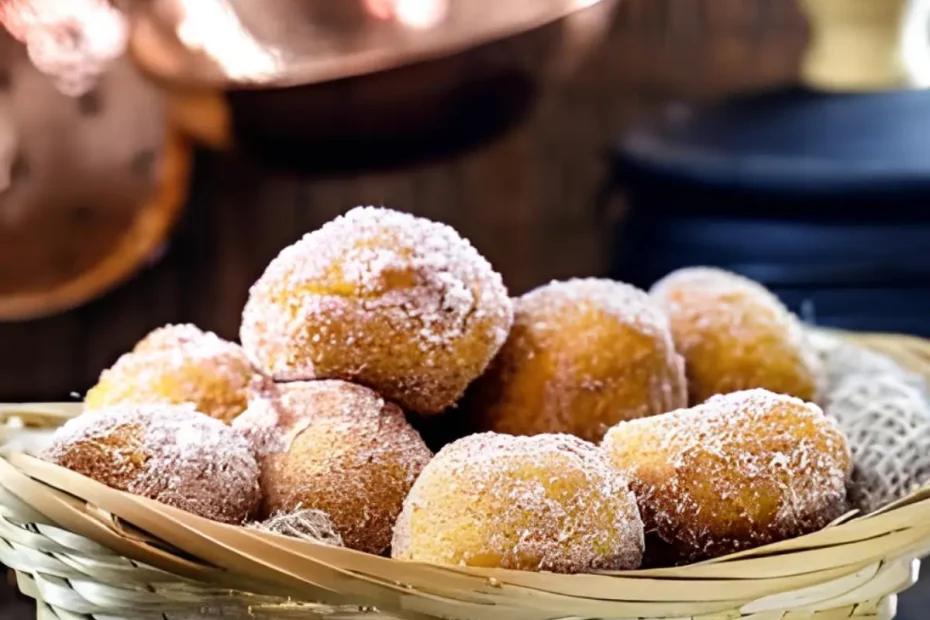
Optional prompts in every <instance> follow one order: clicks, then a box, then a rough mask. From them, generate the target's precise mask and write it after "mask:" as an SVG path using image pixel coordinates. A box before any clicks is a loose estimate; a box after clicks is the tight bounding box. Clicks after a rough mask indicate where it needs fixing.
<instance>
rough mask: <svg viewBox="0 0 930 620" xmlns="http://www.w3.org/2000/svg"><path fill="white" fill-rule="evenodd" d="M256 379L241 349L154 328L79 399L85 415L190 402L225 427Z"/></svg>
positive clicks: (201, 335) (187, 331) (199, 334)
mask: <svg viewBox="0 0 930 620" xmlns="http://www.w3.org/2000/svg"><path fill="white" fill-rule="evenodd" d="M258 381H260V377H259V375H258V374H257V373H256V372H255V370H254V369H253V368H252V365H251V363H250V362H249V360H248V358H247V357H246V356H245V353H244V352H243V351H242V348H241V347H240V346H239V345H237V344H235V343H232V342H228V341H226V340H223V339H222V338H220V337H219V336H217V335H216V334H213V333H211V332H203V331H201V330H200V329H198V328H197V327H194V326H193V325H169V326H166V327H162V328H159V329H156V330H155V331H153V332H152V333H150V334H149V335H148V336H146V337H145V338H143V339H142V340H141V341H140V342H139V343H138V344H137V345H136V347H135V348H134V349H133V351H131V352H130V353H126V354H125V355H123V356H121V357H120V358H119V359H118V360H117V361H116V363H115V364H114V365H113V366H111V367H110V368H108V369H107V370H104V371H103V373H101V375H100V379H99V380H98V381H97V384H96V385H95V386H94V387H93V388H91V389H90V391H89V392H87V395H86V397H85V399H84V402H85V405H86V406H87V408H88V409H89V410H94V409H100V408H103V407H109V406H112V405H118V404H151V403H160V404H183V403H190V404H192V405H194V407H195V408H196V409H197V410H198V411H201V412H203V413H205V414H207V415H209V416H211V417H214V418H217V419H218V420H222V421H224V422H230V421H231V420H232V419H234V418H235V417H236V416H238V415H239V414H240V413H242V412H243V411H244V410H245V408H246V406H247V405H248V393H249V388H250V386H251V385H253V384H255V383H256V382H258Z"/></svg>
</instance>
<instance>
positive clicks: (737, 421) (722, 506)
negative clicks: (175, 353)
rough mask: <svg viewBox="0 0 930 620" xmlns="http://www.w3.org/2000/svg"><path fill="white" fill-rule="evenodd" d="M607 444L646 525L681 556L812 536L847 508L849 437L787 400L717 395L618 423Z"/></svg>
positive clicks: (755, 393)
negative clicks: (625, 478) (803, 535)
mask: <svg viewBox="0 0 930 620" xmlns="http://www.w3.org/2000/svg"><path fill="white" fill-rule="evenodd" d="M603 447H604V449H605V450H606V451H607V454H608V455H610V458H611V459H612V460H613V462H614V463H615V464H616V465H617V466H618V467H619V468H620V469H622V470H623V471H624V472H625V474H626V475H627V477H628V478H629V481H630V487H631V488H632V489H633V492H634V493H635V494H636V497H637V501H638V502H639V507H640V510H641V511H642V515H643V520H644V522H645V525H646V530H647V531H649V532H654V533H655V535H656V536H657V537H658V539H659V540H660V541H662V542H663V543H664V544H665V546H668V547H669V548H670V549H671V551H672V553H671V554H670V555H673V556H675V557H677V559H678V560H679V561H682V562H688V561H693V560H701V559H706V558H712V557H716V556H720V555H725V554H728V553H732V552H736V551H741V550H743V549H748V548H753V547H758V546H761V545H765V544H768V543H772V542H776V541H779V540H784V539H788V538H794V537H796V536H800V535H802V534H808V533H810V532H814V531H816V530H819V529H821V528H823V527H824V526H826V525H827V524H829V523H830V522H831V521H833V520H834V519H836V518H837V517H839V516H841V515H842V514H843V512H844V511H845V509H846V479H847V475H848V474H849V470H850V449H849V445H848V442H847V440H846V437H845V436H844V435H843V434H842V433H841V432H840V430H839V429H838V427H837V425H836V423H835V422H834V421H833V420H832V419H830V418H828V417H826V416H825V415H824V414H823V412H822V411H821V410H820V408H819V407H818V406H817V405H813V404H809V403H805V402H804V401H802V400H800V399H797V398H794V397H791V396H784V395H779V394H774V393H772V392H768V391H766V390H761V389H756V390H749V391H744V392H735V393H731V394H727V395H722V396H714V397H713V398H711V399H710V400H708V401H707V402H705V403H703V404H701V405H698V406H697V407H694V408H692V409H683V410H680V411H674V412H671V413H667V414H664V415H660V416H656V417H653V418H646V419H642V420H634V421H632V422H623V423H621V424H619V425H617V426H615V427H614V428H613V429H611V430H610V431H609V432H608V433H607V435H606V436H605V437H604V443H603ZM667 552H668V550H666V552H665V553H666V554H667Z"/></svg>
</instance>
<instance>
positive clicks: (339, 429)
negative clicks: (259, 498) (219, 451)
mask: <svg viewBox="0 0 930 620" xmlns="http://www.w3.org/2000/svg"><path fill="white" fill-rule="evenodd" d="M233 424H234V427H235V428H236V429H237V430H240V431H241V432H242V433H243V434H245V435H246V436H247V437H249V438H250V439H251V441H252V442H253V445H254V449H255V451H256V452H257V453H258V454H259V462H260V463H261V469H262V489H263V491H264V495H265V497H264V502H263V509H262V512H263V514H264V515H266V516H268V515H275V514H278V513H287V512H293V511H295V510H299V509H317V510H322V511H323V512H325V513H327V514H328V515H329V516H330V518H331V519H332V521H333V523H334V524H335V526H336V529H337V530H338V531H339V534H340V535H341V536H342V538H343V540H344V542H345V544H346V546H347V547H349V548H352V549H357V550H359V551H367V552H369V553H376V554H377V553H382V552H384V551H385V550H386V549H387V548H388V546H389V545H390V542H391V528H392V527H393V525H394V521H395V520H396V519H397V515H398V513H399V512H400V508H401V504H402V502H403V500H404V497H405V496H406V495H407V492H408V491H409V490H410V487H411V486H412V485H413V482H414V480H416V478H417V476H418V475H419V474H420V471H422V469H423V468H424V467H425V466H426V464H427V463H428V462H429V460H430V458H431V457H432V453H431V452H430V451H429V449H428V448H427V447H426V444H424V443H423V440H422V439H421V438H420V435H419V434H418V433H417V432H416V430H414V429H413V427H411V426H410V425H409V424H408V423H407V420H406V419H405V418H404V414H403V411H401V409H400V408H399V407H398V406H397V405H394V404H393V403H389V402H387V401H385V400H384V399H383V398H381V397H380V396H379V395H378V394H377V393H376V392H374V391H372V390H370V389H368V388H365V387H362V386H358V385H353V384H350V383H345V382H343V381H309V382H294V383H287V384H280V385H277V386H273V387H269V388H268V389H267V390H266V392H265V393H264V394H261V395H258V396H256V398H255V399H254V400H253V401H252V403H251V404H250V406H249V409H248V410H247V411H246V412H245V413H244V414H243V415H242V416H240V417H239V419H237V420H236V421H235V422H234V423H233Z"/></svg>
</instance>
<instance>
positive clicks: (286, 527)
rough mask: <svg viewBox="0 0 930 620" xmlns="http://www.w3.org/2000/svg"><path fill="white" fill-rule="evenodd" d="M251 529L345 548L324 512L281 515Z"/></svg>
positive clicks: (308, 511)
mask: <svg viewBox="0 0 930 620" xmlns="http://www.w3.org/2000/svg"><path fill="white" fill-rule="evenodd" d="M249 527H252V528H254V529H259V530H264V531H266V532H274V533H275V534H281V535H282V536H290V537H292V538H300V539H302V540H309V541H313V542H318V543H322V544H324V545H330V546H332V547H342V546H344V543H343V542H342V536H341V535H340V534H339V532H338V531H337V530H336V527H335V525H333V522H332V520H331V519H330V518H329V515H328V514H326V513H325V512H323V511H322V510H312V509H304V510H296V511H294V512H287V513H279V514H277V515H274V516H273V517H271V518H270V519H268V520H266V521H262V522H259V523H254V524H252V525H250V526H249Z"/></svg>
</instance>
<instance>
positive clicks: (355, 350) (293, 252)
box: [241, 207, 513, 414]
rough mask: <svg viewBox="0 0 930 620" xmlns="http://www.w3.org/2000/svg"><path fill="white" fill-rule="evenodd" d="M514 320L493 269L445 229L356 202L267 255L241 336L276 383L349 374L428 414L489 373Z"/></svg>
mask: <svg viewBox="0 0 930 620" xmlns="http://www.w3.org/2000/svg"><path fill="white" fill-rule="evenodd" d="M512 320H513V309H512V307H511V302H510V298H509V297H508V294H507V290H506V288H505V287H504V284H503V282H502V281H501V277H500V275H499V274H498V273H497V272H495V271H494V269H493V268H492V267H491V265H490V264H489V263H488V262H487V260H485V259H484V258H483V257H482V256H481V255H480V254H479V253H478V252H477V251H476V250H475V248H474V247H472V245H471V244H470V243H469V242H468V241H466V240H465V239H463V238H462V237H460V236H459V235H458V233H456V232H455V231H454V230H453V229H452V228H450V227H448V226H446V225H444V224H439V223H436V222H431V221H429V220H425V219H422V218H418V217H414V216H412V215H408V214H405V213H400V212H397V211H392V210H388V209H381V208H374V207H360V208H356V209H353V210H351V211H349V212H348V213H347V214H345V215H344V216H342V217H339V218H337V219H336V220H334V221H332V222H329V223H328V224H326V225H324V226H323V227H322V228H320V229H319V230H317V231H315V232H312V233H310V234H308V235H306V236H305V237H304V238H303V239H301V240H300V241H298V242H297V243H295V244H294V245H292V246H290V247H288V248H286V249H284V250H283V251H282V252H281V253H280V254H279V255H278V256H277V258H275V259H274V260H273V261H272V262H271V264H270V265H269V266H268V268H267V270H266V271H265V273H264V274H263V275H262V276H261V278H259V280H258V282H256V283H255V285H254V286H253V287H252V289H251V293H250V295H249V300H248V303H247V304H246V307H245V311H244V313H243V317H242V329H241V338H242V344H243V346H244V347H245V350H246V352H247V353H248V355H249V357H250V359H252V361H253V362H254V363H255V364H256V365H257V366H258V368H259V369H260V370H262V371H264V372H265V373H266V374H268V375H269V376H271V377H273V378H275V379H276V380H287V381H291V380H307V379H341V380H345V381H351V382H353V383H358V384H361V385H366V386H368V387H370V388H372V389H374V390H376V391H377V392H378V393H380V394H381V395H383V396H384V397H385V398H387V399H389V400H392V401H394V402H396V403H398V404H399V405H401V407H403V408H404V410H406V411H409V412H412V413H417V414H435V413H438V412H441V411H443V410H444V409H445V408H447V407H449V406H450V405H453V404H454V403H455V402H456V401H457V400H458V399H459V398H460V397H461V395H462V393H463V392H464V391H465V388H466V386H467V385H468V384H469V383H470V382H471V381H473V380H474V379H475V378H476V377H477V376H478V375H480V374H481V373H482V372H483V371H484V369H485V368H486V367H487V365H488V362H490V360H491V358H492V357H493V356H494V354H495V353H497V351H498V349H499V348H500V346H501V345H502V344H503V343H504V340H505V339H506V338H507V333H508V332H509V331H510V324H511V322H512Z"/></svg>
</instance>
